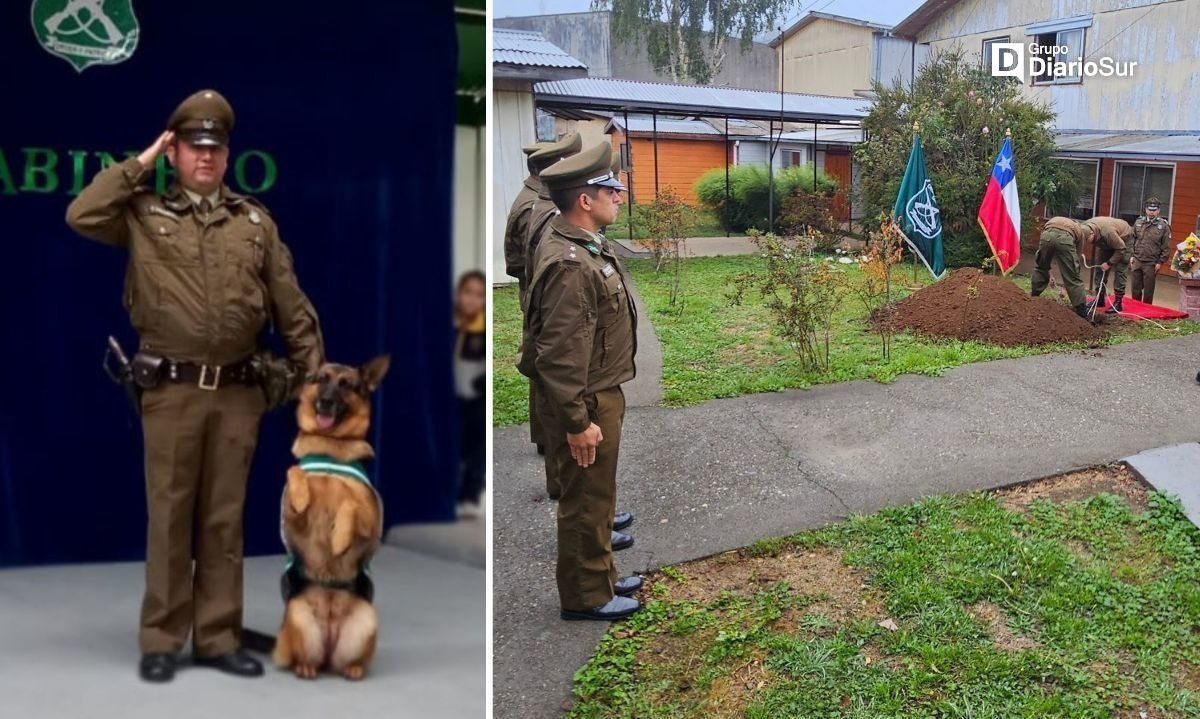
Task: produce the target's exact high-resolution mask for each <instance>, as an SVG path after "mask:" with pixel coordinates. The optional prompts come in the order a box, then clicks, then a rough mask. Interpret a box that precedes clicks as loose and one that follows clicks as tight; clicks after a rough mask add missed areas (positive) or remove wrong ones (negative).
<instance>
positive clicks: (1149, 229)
mask: <svg viewBox="0 0 1200 719" xmlns="http://www.w3.org/2000/svg"><path fill="white" fill-rule="evenodd" d="M1143 209H1144V211H1145V213H1146V214H1144V215H1142V216H1141V217H1139V218H1137V220H1136V221H1134V223H1133V247H1132V248H1131V251H1130V255H1129V272H1130V274H1131V279H1130V287H1129V290H1130V293H1129V296H1130V297H1132V298H1133V299H1135V300H1137V301H1139V302H1145V303H1146V304H1153V303H1154V283H1155V281H1156V280H1157V279H1158V271H1159V270H1160V269H1161V268H1162V266H1163V263H1164V262H1166V261H1167V255H1169V254H1171V223H1170V222H1168V221H1167V220H1165V219H1164V218H1162V217H1159V215H1158V212H1159V203H1158V198H1157V197H1148V198H1146V205H1145V207H1144V208H1143ZM1117 309H1118V310H1119V309H1121V308H1120V307H1118V308H1117Z"/></svg>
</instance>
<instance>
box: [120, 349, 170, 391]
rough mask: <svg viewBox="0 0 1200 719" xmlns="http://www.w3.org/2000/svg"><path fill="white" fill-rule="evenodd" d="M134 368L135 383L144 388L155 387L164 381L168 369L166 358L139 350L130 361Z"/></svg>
mask: <svg viewBox="0 0 1200 719" xmlns="http://www.w3.org/2000/svg"><path fill="white" fill-rule="evenodd" d="M129 364H130V366H131V368H132V370H133V383H134V384H136V385H137V386H138V387H140V388H142V389H154V388H155V387H157V386H158V383H159V382H161V381H162V377H163V372H164V371H165V370H166V359H165V358H163V357H159V356H158V355H152V354H147V353H146V352H138V353H137V354H135V355H134V356H133V361H132V362H130V363H129Z"/></svg>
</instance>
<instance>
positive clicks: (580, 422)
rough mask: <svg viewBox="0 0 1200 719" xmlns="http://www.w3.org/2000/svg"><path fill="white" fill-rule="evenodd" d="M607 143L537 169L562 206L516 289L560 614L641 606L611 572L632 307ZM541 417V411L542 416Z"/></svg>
mask: <svg viewBox="0 0 1200 719" xmlns="http://www.w3.org/2000/svg"><path fill="white" fill-rule="evenodd" d="M611 161H612V150H611V148H610V147H609V145H608V144H606V143H605V144H600V145H596V146H594V147H591V148H588V149H587V150H584V151H583V152H581V153H579V154H578V155H576V156H574V157H570V158H567V159H565V160H561V161H559V162H558V163H556V164H554V165H553V166H551V167H550V168H548V169H546V170H544V171H543V172H542V175H541V178H542V182H543V183H544V184H545V186H546V188H547V190H548V191H549V193H550V196H551V197H552V198H553V200H554V204H555V206H557V207H558V209H559V210H560V211H561V214H560V215H558V216H557V217H555V218H554V219H553V220H552V221H551V222H550V225H549V228H548V229H547V231H546V232H545V234H543V235H542V237H541V240H540V242H539V243H538V246H537V249H536V250H535V251H534V256H533V261H532V263H531V267H532V273H531V274H530V277H529V284H528V291H527V296H526V320H525V321H526V323H527V324H528V331H529V338H530V340H531V342H530V344H529V345H527V346H526V347H525V348H524V350H523V351H522V353H521V358H520V366H521V369H522V372H523V373H525V374H526V375H527V376H528V375H529V374H530V367H531V366H532V367H533V369H535V370H536V375H537V378H538V383H539V384H538V401H539V408H541V410H542V416H543V421H545V422H546V432H547V434H551V433H555V434H556V436H557V435H562V436H563V439H564V440H565V441H563V442H561V443H558V444H557V445H556V447H555V451H554V460H555V463H556V464H555V466H556V468H557V469H558V473H559V480H560V482H561V484H562V496H561V497H560V498H559V502H558V567H557V579H558V593H559V602H560V606H561V616H562V618H563V619H600V620H612V619H620V618H623V617H627V616H629V615H630V614H632V613H634V612H636V611H637V610H638V609H640V608H641V604H640V603H639V602H638V601H636V600H634V599H632V598H630V597H629V596H627V595H630V594H633V593H634V592H636V591H637V590H638V589H640V588H641V586H642V580H641V578H639V577H636V576H633V577H626V578H619V577H618V576H617V572H616V568H615V566H614V564H613V554H612V546H611V537H612V523H613V513H614V510H615V507H616V472H617V458H618V453H619V450H620V443H621V424H622V421H623V420H624V416H625V395H624V393H623V392H622V391H621V383H623V382H627V381H629V380H631V379H633V377H634V375H635V373H636V371H635V368H634V354H635V353H636V350H637V340H636V327H637V316H636V314H635V311H634V308H633V304H632V303H631V302H630V298H629V293H628V290H627V288H626V285H627V282H628V280H627V277H626V274H625V270H624V269H623V268H622V267H621V262H620V260H619V259H618V258H617V255H616V254H615V253H614V251H613V248H612V246H611V245H610V244H609V242H608V241H607V240H606V239H605V238H604V236H603V235H602V234H600V232H599V230H600V228H601V227H603V226H605V225H607V224H609V223H611V222H612V221H613V220H615V219H616V217H617V213H618V212H619V210H620V207H621V194H620V193H621V192H622V191H624V190H625V186H624V185H622V184H621V183H620V181H618V180H617V179H616V178H615V177H614V176H613V174H612V171H611V169H610V163H611ZM551 418H553V419H552V423H551V421H547V420H551Z"/></svg>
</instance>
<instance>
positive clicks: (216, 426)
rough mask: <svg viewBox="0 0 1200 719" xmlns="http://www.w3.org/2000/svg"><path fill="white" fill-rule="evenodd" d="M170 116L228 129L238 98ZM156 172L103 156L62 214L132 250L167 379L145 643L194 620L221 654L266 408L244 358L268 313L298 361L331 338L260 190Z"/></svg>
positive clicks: (153, 451) (158, 646)
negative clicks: (166, 179) (191, 183)
mask: <svg viewBox="0 0 1200 719" xmlns="http://www.w3.org/2000/svg"><path fill="white" fill-rule="evenodd" d="M167 127H168V129H170V130H174V131H175V134H176V141H177V142H189V143H191V144H192V145H194V146H198V147H200V146H206V145H216V146H219V145H225V144H227V142H228V134H229V131H230V130H231V129H232V127H233V109H232V108H231V107H230V106H229V104H228V103H227V102H226V101H225V99H224V98H223V97H221V96H220V94H218V93H216V92H215V91H212V90H203V91H201V92H198V93H196V94H195V95H192V96H191V97H189V98H188V99H187V100H185V101H184V102H183V103H182V104H181V105H180V106H179V108H178V109H176V111H175V112H174V113H173V114H172V115H171V117H170V119H169V120H168V123H167ZM149 175H150V170H149V169H147V168H144V167H142V165H141V163H140V162H139V160H138V159H137V158H131V159H128V160H126V161H124V162H122V163H120V164H117V165H113V166H111V167H109V168H107V169H105V170H102V171H101V172H100V173H99V174H97V175H96V177H95V179H94V180H93V181H92V183H91V184H90V185H88V186H87V187H86V188H84V189H83V191H82V192H81V193H80V194H79V196H78V197H77V198H75V200H74V201H73V202H72V203H71V205H70V207H69V208H68V210H67V222H68V224H69V225H70V226H71V227H72V228H74V229H75V230H76V231H77V232H79V233H80V234H82V235H84V236H86V237H89V238H91V239H94V240H98V241H100V242H104V243H107V244H110V245H115V246H118V247H124V248H126V249H127V250H128V251H129V263H128V266H127V271H126V275H125V296H124V302H125V307H126V309H127V310H128V311H129V316H130V320H131V321H132V324H133V327H134V329H136V330H137V333H138V336H139V340H140V345H139V346H140V354H141V357H142V358H146V359H147V361H148V364H147V365H145V366H147V367H155V366H156V367H157V372H155V373H154V374H155V375H156V376H157V377H158V378H159V380H160V381H159V384H158V385H157V386H155V387H153V388H147V389H145V390H144V393H143V395H142V428H143V432H144V437H145V453H146V454H145V466H146V494H147V505H148V509H149V530H148V536H147V542H146V591H145V596H144V598H143V601H142V611H141V630H140V632H139V635H138V641H139V644H140V645H141V649H142V652H143V654H158V653H162V654H174V653H176V652H178V651H179V650H180V649H181V648H182V647H183V645H184V642H185V641H186V640H187V638H188V633H189V631H191V632H192V644H193V652H194V653H195V655H196V657H197V658H198V659H204V658H210V657H218V656H227V655H229V653H231V652H234V651H235V650H237V649H238V648H239V647H240V646H241V627H242V514H243V504H244V500H245V493H246V479H247V475H248V473H249V469H250V462H251V459H252V458H253V456H254V449H255V445H256V444H257V439H258V426H259V419H260V418H261V416H262V413H263V411H264V408H265V398H264V394H263V389H262V387H261V386H259V384H258V379H257V378H256V377H255V376H254V373H253V372H252V370H251V369H250V367H249V363H248V361H247V360H248V358H249V357H251V355H252V354H253V353H254V352H255V351H256V349H257V348H258V347H257V342H258V337H259V333H260V331H261V330H262V329H263V327H264V326H265V325H266V323H267V321H268V318H269V317H270V316H272V315H273V316H274V319H275V328H276V330H277V331H278V332H279V333H280V334H281V336H282V337H283V338H284V340H285V341H286V343H287V345H288V348H289V354H290V359H291V360H292V362H293V363H294V364H295V365H297V366H299V367H316V366H318V365H319V364H320V363H321V361H322V357H323V347H322V340H321V335H320V330H319V327H318V322H317V315H316V312H315V311H314V309H313V306H312V304H311V303H310V302H309V301H308V298H307V297H305V295H304V293H303V292H302V291H301V290H300V287H299V285H298V283H297V281H296V275H295V272H294V271H293V268H292V257H291V254H290V253H289V252H288V249H287V247H286V246H285V245H284V244H283V242H282V241H280V239H279V232H278V229H277V228H276V226H275V222H274V221H273V220H272V219H271V216H270V215H269V214H268V213H267V211H266V210H265V209H264V207H263V206H262V205H261V204H259V202H258V201H257V200H255V199H253V198H250V197H246V196H243V195H239V194H237V193H234V192H232V191H231V190H230V189H229V188H228V187H226V186H224V185H222V186H221V187H220V189H219V191H218V192H216V193H213V195H212V196H210V197H207V198H202V197H200V196H199V195H198V194H196V193H194V192H192V191H190V190H186V189H185V188H183V187H182V186H180V185H179V184H174V185H172V186H171V187H170V188H169V189H168V190H167V191H166V193H164V194H163V195H157V194H155V193H154V192H153V191H152V190H151V189H150V188H148V187H146V186H145V185H143V182H144V181H145V180H146V179H147V177H148V176H149ZM154 358H161V359H162V361H161V364H157V365H155V364H154V363H153V362H152V361H151V360H154ZM137 361H138V359H137V358H135V363H136V362H137ZM154 361H156V360H154ZM193 559H194V561H195V566H194V569H193V565H192V562H193Z"/></svg>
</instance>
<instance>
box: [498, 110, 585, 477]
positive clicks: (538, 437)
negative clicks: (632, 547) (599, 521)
mask: <svg viewBox="0 0 1200 719" xmlns="http://www.w3.org/2000/svg"><path fill="white" fill-rule="evenodd" d="M580 147H582V140H581V139H580V137H579V134H578V133H571V134H570V135H567V136H566V137H564V138H562V139H561V140H559V141H558V142H537V143H534V144H532V145H526V146H525V147H522V148H521V151H522V152H524V153H525V156H526V160H525V165H526V167H528V168H529V176H528V177H526V178H525V181H524V183H523V185H522V187H521V191H520V192H518V193H517V198H516V199H515V200H513V204H512V207H511V208H509V210H508V221H507V222H506V223H505V225H504V271H505V272H507V273H508V274H509V275H511V276H513V277H516V278H517V292H518V293H519V296H520V302H521V311H522V312H524V311H525V285H526V282H525V278H526V275H525V271H526V265H527V264H528V257H527V256H526V254H525V246H526V242H527V239H528V237H529V218H530V214H531V212H532V210H533V204H534V202H535V201H536V200H537V198H538V193H539V192H541V190H542V182H541V180H539V179H538V174H539V173H540V172H541V171H542V169H543V168H546V167H549V166H550V165H552V164H553V163H555V162H557V161H558V160H560V159H561V158H563V157H566V156H568V155H574V154H575V153H577V152H579V148H580ZM536 391H537V384H536V383H535V382H532V381H531V382H530V383H529V441H530V442H532V443H533V444H535V445H537V450H538V454H545V452H546V437H545V433H544V432H543V431H542V423H541V420H540V419H539V418H538V416H537V413H536V412H535V411H534V408H535V407H536V406H537V397H535V396H534V393H535V392H536ZM550 487H551V484H550V479H549V478H547V480H546V488H547V491H549V489H550ZM551 494H553V492H551Z"/></svg>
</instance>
